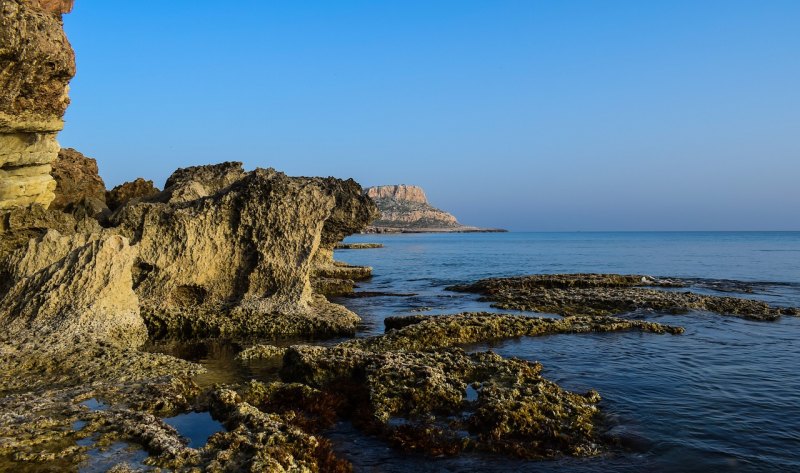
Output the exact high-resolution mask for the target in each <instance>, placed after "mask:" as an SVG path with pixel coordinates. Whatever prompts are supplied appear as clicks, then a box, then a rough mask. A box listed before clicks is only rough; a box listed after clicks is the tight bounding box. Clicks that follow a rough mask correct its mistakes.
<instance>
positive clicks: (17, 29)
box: [0, 0, 75, 209]
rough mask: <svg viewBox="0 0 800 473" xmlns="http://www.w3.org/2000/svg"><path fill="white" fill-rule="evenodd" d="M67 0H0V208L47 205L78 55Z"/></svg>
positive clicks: (52, 187)
mask: <svg viewBox="0 0 800 473" xmlns="http://www.w3.org/2000/svg"><path fill="white" fill-rule="evenodd" d="M71 6H72V2H71V1H69V0H0V209H9V208H20V207H21V208H25V207H30V206H31V205H35V204H38V205H43V206H45V207H46V206H47V205H49V204H50V202H51V201H52V200H53V198H54V194H53V191H54V190H55V187H56V183H55V181H54V180H53V178H52V177H51V176H50V164H51V163H52V162H53V160H54V159H56V156H57V155H58V150H59V146H58V143H57V142H56V134H57V133H58V131H60V130H61V128H62V127H63V121H62V116H63V115H64V111H65V110H66V108H67V105H68V104H69V98H68V97H67V90H68V86H67V85H68V83H69V81H70V79H72V76H74V75H75V56H74V53H73V51H72V48H71V46H70V44H69V42H68V41H67V38H66V36H65V35H64V31H63V28H62V22H61V14H62V13H65V12H67V11H69V10H70V9H71Z"/></svg>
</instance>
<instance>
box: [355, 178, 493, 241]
mask: <svg viewBox="0 0 800 473" xmlns="http://www.w3.org/2000/svg"><path fill="white" fill-rule="evenodd" d="M364 192H365V194H366V195H367V196H368V197H369V198H370V199H372V200H373V201H374V202H375V205H377V206H378V210H379V211H380V214H381V216H380V218H378V219H377V220H375V221H374V222H373V223H372V225H370V226H369V227H368V228H367V229H366V233H429V232H430V233H437V232H440V233H448V232H450V233H457V232H464V233H467V232H502V231H504V230H500V229H491V228H478V227H470V226H467V225H462V224H460V223H459V222H458V220H457V219H456V217H455V216H453V215H452V214H449V213H447V212H445V211H444V210H439V209H437V208H435V207H433V206H432V205H430V204H429V203H428V198H427V196H426V195H425V191H423V190H422V188H421V187H417V186H409V185H404V184H401V185H393V186H377V187H369V188H367V189H366V190H365V191H364Z"/></svg>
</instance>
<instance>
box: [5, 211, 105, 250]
mask: <svg viewBox="0 0 800 473" xmlns="http://www.w3.org/2000/svg"><path fill="white" fill-rule="evenodd" d="M49 230H57V231H58V232H59V233H61V234H62V235H73V234H76V233H86V234H89V233H96V232H99V231H101V228H100V225H99V224H98V223H97V221H96V220H94V219H92V218H76V216H75V215H72V214H67V213H64V212H60V211H55V210H46V209H45V208H44V207H42V206H39V205H35V206H33V207H31V208H29V209H13V210H6V211H2V210H0V260H2V258H3V257H4V256H5V255H7V254H8V253H9V252H11V251H14V250H15V249H17V248H22V247H23V246H25V245H27V244H28V240H30V239H31V238H39V237H42V236H44V235H45V234H46V233H47V232H48V231H49Z"/></svg>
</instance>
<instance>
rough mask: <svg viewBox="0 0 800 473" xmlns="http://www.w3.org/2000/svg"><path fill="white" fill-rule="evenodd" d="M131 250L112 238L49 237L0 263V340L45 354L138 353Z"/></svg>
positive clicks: (140, 333) (140, 338)
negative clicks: (79, 347)
mask: <svg viewBox="0 0 800 473" xmlns="http://www.w3.org/2000/svg"><path fill="white" fill-rule="evenodd" d="M135 257H136V250H135V249H134V248H131V247H130V245H129V244H128V241H127V239H125V238H123V237H121V236H119V235H102V234H76V235H72V236H62V235H61V234H59V233H58V232H57V231H55V230H50V231H48V232H47V233H46V234H45V235H44V236H43V237H41V238H39V239H37V240H30V241H29V242H28V245H27V247H23V248H21V249H19V250H17V251H15V252H13V253H11V254H10V255H9V256H8V257H6V258H5V259H4V260H3V261H2V262H1V263H0V274H2V275H3V276H4V278H6V281H7V282H8V283H10V285H9V287H7V288H0V289H4V290H3V292H2V295H1V296H0V323H2V325H3V327H4V337H9V339H13V340H17V341H18V342H21V343H24V341H25V340H31V341H39V342H42V341H47V343H46V344H50V345H52V347H58V346H61V345H70V344H79V343H87V342H91V341H94V342H104V343H110V344H114V345H118V346H120V347H132V348H135V347H138V346H139V345H141V344H142V343H144V341H145V340H146V338H147V331H146V329H145V326H144V322H143V321H142V319H141V317H140V316H139V304H138V299H137V297H136V294H134V292H133V284H132V281H131V268H132V267H133V262H134V258H135Z"/></svg>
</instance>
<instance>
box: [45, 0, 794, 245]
mask: <svg viewBox="0 0 800 473" xmlns="http://www.w3.org/2000/svg"><path fill="white" fill-rule="evenodd" d="M798 24H800V2H796V1H790V0H772V1H769V2H758V1H744V0H724V1H723V0H708V1H653V2H641V1H616V0H609V1H579V0H566V1H540V2H533V1H523V0H520V1H466V0H462V1H436V2H424V1H402V2H401V1H387V2H369V1H343V2H322V1H313V2H302V3H300V2H260V1H242V2H235V3H231V4H226V3H220V2H211V1H202V0H196V1H191V2H190V1H186V0H181V1H174V2H173V1H171V2H156V1H139V2H136V4H135V5H131V4H129V3H126V4H120V3H118V2H108V1H99V0H77V2H76V5H75V10H74V11H73V13H71V14H70V15H67V16H65V25H66V30H67V33H68V35H69V38H70V40H71V42H72V44H73V46H74V48H75V51H76V54H77V61H78V75H77V76H76V77H75V79H74V80H73V81H72V84H71V94H70V95H71V97H72V104H71V105H70V108H69V110H68V112H67V115H66V120H67V124H66V127H65V129H64V131H63V132H62V134H61V135H60V137H59V140H60V142H61V144H62V146H65V147H74V148H76V149H78V150H80V151H82V152H83V153H85V154H87V155H88V156H91V157H94V158H96V159H97V160H98V164H99V167H100V172H101V175H102V176H103V178H104V179H105V180H106V184H107V185H108V186H109V187H111V186H113V185H116V184H119V183H121V182H123V181H126V180H132V179H134V178H136V177H139V176H142V177H145V178H148V179H153V180H154V181H156V184H157V185H159V186H161V185H163V182H164V180H165V179H166V177H167V176H168V175H169V174H170V173H171V172H172V171H173V170H174V169H176V168H178V167H184V166H191V165H197V164H207V163H215V162H221V161H227V160H238V161H243V162H244V163H245V166H246V167H247V168H248V169H251V168H254V167H257V166H261V167H274V168H276V169H278V170H281V171H284V172H286V173H287V174H290V175H323V176H327V175H334V176H337V177H353V178H354V179H356V180H357V181H358V182H359V183H361V184H362V185H363V186H365V187H366V186H372V185H380V184H401V183H406V184H415V185H419V186H421V187H423V188H424V189H425V191H426V193H427V194H428V197H429V198H430V200H431V202H432V203H433V204H434V205H436V206H438V207H440V208H443V209H445V210H447V211H449V212H452V213H453V214H455V215H456V216H457V217H459V219H460V220H461V222H462V223H465V224H469V225H476V226H485V227H503V228H508V229H511V230H543V231H550V230H556V231H557V230H584V231H591V230H800V186H798V180H800V179H799V178H800V86H798V85H799V84H800V28H798Z"/></svg>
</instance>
